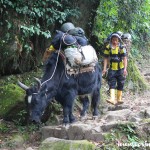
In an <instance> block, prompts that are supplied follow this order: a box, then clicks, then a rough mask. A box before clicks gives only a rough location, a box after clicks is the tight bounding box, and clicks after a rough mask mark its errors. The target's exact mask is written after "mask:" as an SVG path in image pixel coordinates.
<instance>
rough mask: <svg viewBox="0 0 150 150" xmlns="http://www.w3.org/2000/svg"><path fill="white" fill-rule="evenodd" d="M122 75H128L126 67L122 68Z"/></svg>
mask: <svg viewBox="0 0 150 150" xmlns="http://www.w3.org/2000/svg"><path fill="white" fill-rule="evenodd" d="M123 75H124V76H125V77H126V76H127V75H128V72H127V69H124V71H123Z"/></svg>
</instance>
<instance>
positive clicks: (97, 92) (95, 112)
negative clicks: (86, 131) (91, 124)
mask: <svg viewBox="0 0 150 150" xmlns="http://www.w3.org/2000/svg"><path fill="white" fill-rule="evenodd" d="M99 102H100V90H99V88H97V89H95V90H94V92H93V95H92V103H91V105H92V107H93V116H98V115H99V110H98V105H99Z"/></svg>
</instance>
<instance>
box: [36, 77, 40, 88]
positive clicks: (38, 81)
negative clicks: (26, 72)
mask: <svg viewBox="0 0 150 150" xmlns="http://www.w3.org/2000/svg"><path fill="white" fill-rule="evenodd" d="M34 79H35V80H36V81H37V83H38V89H40V88H41V80H40V79H39V78H36V77H34Z"/></svg>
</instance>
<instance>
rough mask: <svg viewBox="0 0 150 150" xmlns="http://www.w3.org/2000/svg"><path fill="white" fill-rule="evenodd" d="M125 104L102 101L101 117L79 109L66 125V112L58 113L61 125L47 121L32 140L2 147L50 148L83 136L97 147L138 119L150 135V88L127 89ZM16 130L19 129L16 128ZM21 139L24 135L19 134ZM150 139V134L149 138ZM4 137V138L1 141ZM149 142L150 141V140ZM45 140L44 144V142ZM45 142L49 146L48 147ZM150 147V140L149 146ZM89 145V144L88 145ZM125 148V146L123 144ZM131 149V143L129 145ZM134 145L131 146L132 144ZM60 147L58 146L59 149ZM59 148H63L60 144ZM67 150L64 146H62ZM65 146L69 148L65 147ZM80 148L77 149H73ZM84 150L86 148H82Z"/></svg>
mask: <svg viewBox="0 0 150 150" xmlns="http://www.w3.org/2000/svg"><path fill="white" fill-rule="evenodd" d="M141 72H142V74H143V75H144V77H145V79H146V80H147V83H148V84H150V66H148V64H147V66H144V69H143V71H142V70H141ZM123 101H124V103H123V104H122V105H117V106H113V105H111V104H108V103H106V102H105V101H104V102H102V107H101V115H100V116H99V117H97V118H93V117H92V116H91V115H90V114H91V113H88V114H87V116H86V117H85V118H80V115H79V112H78V111H77V112H76V117H77V122H75V123H73V124H70V125H67V126H63V125H62V124H61V119H60V118H62V116H57V125H49V124H47V125H44V126H43V127H42V128H40V130H39V131H38V132H34V133H33V134H32V137H31V138H30V141H29V142H22V140H18V141H15V142H16V146H15V147H9V148H3V147H2V148H0V149H2V150H10V149H12V150H38V149H40V150H47V149H49V147H51V146H52V145H53V146H54V145H55V143H57V144H56V145H58V143H61V142H65V143H69V144H70V143H71V145H73V144H74V143H76V142H77V143H78V142H79V143H80V145H81V147H83V145H84V143H83V145H82V144H81V140H82V141H83V140H87V141H90V142H91V143H92V144H94V145H96V150H100V149H104V147H103V145H104V143H105V142H106V137H107V136H108V135H109V133H110V132H112V131H113V130H114V129H116V128H117V127H118V125H121V126H123V125H126V124H131V123H134V125H135V126H136V128H137V130H138V131H139V136H140V134H142V135H144V134H145V136H146V137H149V135H150V125H149V123H150V91H149V90H148V91H145V92H144V93H139V94H133V93H132V92H129V91H126V92H124V93H123ZM12 132H15V131H12ZM19 139H21V138H20V137H19ZM148 139H149V138H148ZM120 141H121V140H120V139H119V138H118V139H115V143H114V144H116V145H117V144H119V143H120ZM2 142H3V141H2V140H0V144H1V143H2ZM146 142H147V143H148V142H149V143H150V141H146ZM41 143H42V144H41ZM45 145H46V147H47V148H45ZM61 147H62V146H61ZM148 148H149V149H150V144H149V146H148V147H146V148H145V150H147V149H148ZM85 149H86V148H85ZM120 149H122V148H120ZM127 149H128V147H127ZM129 149H130V148H129ZM139 149H140V150H144V147H140V148H139ZM55 150H57V148H56V149H55ZM58 150H59V148H58ZM61 150H63V148H61ZM64 150H65V149H64ZM72 150H76V149H74V148H73V149H72ZM81 150H82V148H81Z"/></svg>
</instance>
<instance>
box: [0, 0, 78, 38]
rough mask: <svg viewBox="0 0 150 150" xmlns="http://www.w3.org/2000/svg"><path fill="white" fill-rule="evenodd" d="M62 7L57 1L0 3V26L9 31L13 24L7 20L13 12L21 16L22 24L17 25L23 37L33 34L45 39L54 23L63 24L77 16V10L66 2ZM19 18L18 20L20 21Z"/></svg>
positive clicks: (4, 1) (36, 0) (41, 0)
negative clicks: (5, 26)
mask: <svg viewBox="0 0 150 150" xmlns="http://www.w3.org/2000/svg"><path fill="white" fill-rule="evenodd" d="M63 3H65V5H63V4H62V3H61V2H60V1H58V0H52V1H49V0H44V1H43V0H34V1H26V2H25V1H23V0H19V1H12V0H2V1H1V5H2V7H1V17H2V20H1V21H0V24H1V25H7V28H8V29H10V28H12V27H13V25H14V23H13V21H12V20H10V19H9V16H11V13H12V12H13V14H14V15H16V16H20V17H21V16H22V17H21V18H22V23H21V24H18V25H19V26H18V29H19V28H20V29H21V30H22V32H23V33H24V36H29V35H30V36H33V35H34V34H37V35H43V36H44V37H46V38H49V37H50V31H49V30H48V28H49V27H51V26H52V25H53V24H54V23H55V22H56V21H58V22H60V23H63V22H64V21H65V20H66V19H67V18H68V17H70V16H75V17H77V16H78V15H79V11H77V9H71V8H70V6H69V5H68V4H69V1H68V0H65V1H64V2H63ZM21 18H20V19H21Z"/></svg>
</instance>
